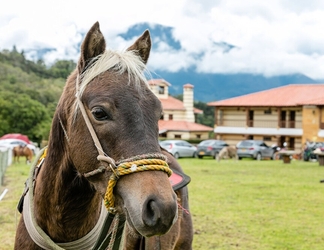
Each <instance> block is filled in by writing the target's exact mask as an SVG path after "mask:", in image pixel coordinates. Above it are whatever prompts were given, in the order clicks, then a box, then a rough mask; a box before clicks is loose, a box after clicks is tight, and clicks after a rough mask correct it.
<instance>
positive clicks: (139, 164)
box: [76, 77, 172, 213]
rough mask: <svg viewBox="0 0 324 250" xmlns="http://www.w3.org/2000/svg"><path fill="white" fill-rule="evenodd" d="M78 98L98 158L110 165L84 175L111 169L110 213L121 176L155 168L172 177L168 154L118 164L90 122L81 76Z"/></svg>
mask: <svg viewBox="0 0 324 250" xmlns="http://www.w3.org/2000/svg"><path fill="white" fill-rule="evenodd" d="M76 99H77V105H78V106H79V108H80V110H81V113H82V116H83V119H84V121H85V123H86V125H87V127H88V130H89V132H90V134H91V137H92V140H93V142H94V145H95V147H96V148H97V150H98V154H99V155H98V156H97V159H98V161H100V162H106V163H108V167H107V166H105V165H106V164H104V165H103V166H100V167H99V168H97V169H95V170H93V171H90V172H87V173H84V174H83V176H84V177H86V178H87V177H90V176H93V175H96V174H99V173H103V172H105V171H111V172H112V174H111V176H110V178H109V180H108V185H107V190H106V193H105V196H104V201H105V206H106V208H107V210H108V211H109V212H110V213H116V209H115V207H114V205H115V198H114V195H113V189H114V187H115V186H116V183H117V180H118V179H119V178H120V176H123V175H127V174H132V173H136V172H143V171H147V170H154V171H163V172H165V173H167V174H168V176H169V177H170V176H171V174H172V170H171V169H170V168H169V166H168V164H167V162H166V156H164V155H163V154H160V153H151V154H145V155H137V156H134V157H131V158H128V159H125V160H122V161H119V162H118V163H117V164H116V163H115V161H114V159H112V158H111V157H109V156H108V155H107V154H106V153H105V152H104V151H103V149H102V146H101V144H100V141H99V139H98V136H97V134H96V132H95V130H94V129H93V126H92V124H91V122H90V119H89V117H88V115H87V112H86V110H85V108H84V105H83V103H82V101H81V96H80V92H79V77H77V79H76Z"/></svg>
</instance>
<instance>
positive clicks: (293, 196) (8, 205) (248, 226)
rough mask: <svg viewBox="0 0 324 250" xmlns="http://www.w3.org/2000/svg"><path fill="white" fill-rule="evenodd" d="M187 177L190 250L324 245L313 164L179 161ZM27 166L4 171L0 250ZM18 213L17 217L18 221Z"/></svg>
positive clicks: (9, 243)
mask: <svg viewBox="0 0 324 250" xmlns="http://www.w3.org/2000/svg"><path fill="white" fill-rule="evenodd" d="M179 163H180V164H181V166H182V167H183V169H184V170H185V172H186V173H187V174H188V175H189V176H190V177H191V182H190V184H189V186H188V187H189V202H190V210H191V215H192V217H193V223H194V231H195V235H194V242H193V249H195V250H208V249H219V250H232V249H235V250H237V249H240V250H253V249H258V250H268V249H280V250H285V249H287V250H288V249H291V250H304V249H305V250H309V249H312V250H317V249H318V250H319V249H321V250H322V249H323V246H324V227H323V225H322V221H323V218H324V183H323V184H322V183H320V182H319V181H320V180H321V179H324V167H320V166H319V165H318V163H317V162H303V161H292V162H291V164H284V163H283V162H282V161H253V160H242V161H234V160H224V161H221V162H217V161H215V160H213V159H211V158H204V159H202V160H201V159H179ZM28 174H29V166H26V165H24V164H16V165H12V166H10V167H9V168H8V169H7V172H6V176H5V185H4V186H3V187H0V193H2V191H3V190H4V189H5V188H8V189H9V191H8V193H7V195H6V196H5V198H4V199H3V200H2V201H0V224H1V226H0V239H1V240H0V241H1V242H0V249H3V250H7V249H13V242H14V237H15V228H16V205H17V202H18V199H19V198H20V195H21V193H22V191H23V185H24V181H25V180H26V178H27V176H28ZM19 216H20V214H19V213H17V221H18V219H19Z"/></svg>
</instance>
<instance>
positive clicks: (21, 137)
mask: <svg viewBox="0 0 324 250" xmlns="http://www.w3.org/2000/svg"><path fill="white" fill-rule="evenodd" d="M0 139H19V140H22V141H25V142H26V143H28V144H30V141H29V138H28V136H27V135H22V134H6V135H4V136H2V137H1V138H0Z"/></svg>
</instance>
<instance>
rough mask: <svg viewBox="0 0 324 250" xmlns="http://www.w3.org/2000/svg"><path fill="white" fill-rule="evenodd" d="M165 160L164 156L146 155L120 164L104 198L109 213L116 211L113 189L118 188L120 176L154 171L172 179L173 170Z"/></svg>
mask: <svg viewBox="0 0 324 250" xmlns="http://www.w3.org/2000/svg"><path fill="white" fill-rule="evenodd" d="M165 158H166V157H165V156H164V155H162V154H146V155H138V156H135V157H132V158H129V159H127V160H124V161H123V162H120V164H118V166H117V168H116V170H115V171H114V172H113V174H112V175H111V176H110V178H109V181H108V186H107V191H106V194H105V198H104V200H105V206H106V208H107V209H108V211H110V212H113V211H114V210H115V209H114V205H115V198H114V195H113V189H114V187H115V186H116V184H117V181H118V179H119V177H120V176H123V175H127V174H132V173H136V172H143V171H147V170H154V171H163V172H166V173H167V174H168V176H169V177H170V176H171V174H172V170H171V169H170V168H169V166H168V164H167V163H166V161H165V160H166V159H165Z"/></svg>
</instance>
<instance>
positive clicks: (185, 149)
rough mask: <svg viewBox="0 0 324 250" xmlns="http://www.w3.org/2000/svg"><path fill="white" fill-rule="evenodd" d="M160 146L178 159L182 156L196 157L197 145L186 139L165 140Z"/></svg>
mask: <svg viewBox="0 0 324 250" xmlns="http://www.w3.org/2000/svg"><path fill="white" fill-rule="evenodd" d="M160 146H161V147H162V148H164V149H165V150H167V151H168V152H169V153H171V154H173V156H174V157H175V158H176V159H178V158H180V157H196V154H197V147H196V146H194V145H192V144H190V143H189V142H187V141H184V140H165V141H161V142H160Z"/></svg>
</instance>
